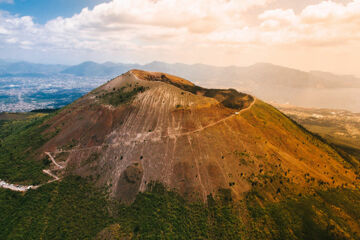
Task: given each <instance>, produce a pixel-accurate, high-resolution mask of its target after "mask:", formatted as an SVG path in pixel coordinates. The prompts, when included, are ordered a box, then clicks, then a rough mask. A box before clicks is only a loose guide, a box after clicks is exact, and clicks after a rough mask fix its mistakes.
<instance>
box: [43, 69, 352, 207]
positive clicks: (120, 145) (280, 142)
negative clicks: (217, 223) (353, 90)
mask: <svg viewBox="0 0 360 240" xmlns="http://www.w3.org/2000/svg"><path fill="white" fill-rule="evenodd" d="M46 124H48V125H49V128H48V130H47V131H49V132H50V131H54V129H57V130H58V132H59V133H58V134H57V135H56V136H55V137H53V138H52V139H51V140H49V141H48V142H47V143H46V144H45V145H44V146H43V147H42V148H41V149H40V152H39V158H41V157H44V156H45V155H44V152H50V153H51V154H52V156H54V157H55V159H56V161H57V162H59V163H60V164H62V165H66V167H65V168H64V170H58V172H57V174H58V175H59V176H60V175H64V174H78V175H81V176H88V177H90V178H92V179H93V180H94V182H96V184H97V185H99V186H104V185H107V186H109V188H110V191H111V195H112V196H113V197H115V198H117V199H120V200H122V201H124V202H131V201H133V200H134V198H135V196H136V194H137V193H138V192H139V191H145V190H146V186H147V184H148V183H150V182H152V181H159V182H161V183H164V184H165V185H166V186H167V187H169V188H171V189H175V190H177V191H178V192H180V193H181V195H183V196H185V197H186V198H187V199H201V200H206V198H207V195H209V194H211V193H213V194H216V193H217V192H218V190H219V189H224V188H226V189H231V193H232V196H233V198H235V199H242V198H243V197H244V196H245V193H247V192H249V191H251V190H252V189H254V188H257V189H261V190H262V191H263V192H264V193H265V195H266V198H268V200H271V201H277V200H279V199H282V198H283V197H284V196H288V195H295V194H296V195H298V194H302V193H312V192H313V191H314V189H318V188H333V187H338V186H344V187H348V188H354V187H355V186H356V185H358V184H359V181H358V179H357V175H356V174H355V171H356V170H355V169H354V168H353V167H352V166H351V165H350V164H349V163H347V162H346V161H344V160H343V159H342V158H341V157H340V156H339V155H338V153H337V152H336V151H335V150H334V149H332V148H331V147H329V146H328V145H326V144H325V143H323V142H322V141H320V140H319V139H318V138H316V137H314V136H313V135H312V134H311V133H309V132H307V131H305V130H304V129H303V128H301V127H300V126H298V125H296V124H295V123H294V122H292V121H291V120H290V119H289V118H287V117H286V116H285V115H283V114H282V113H281V112H279V111H278V110H276V109H275V108H273V107H272V106H270V105H268V104H266V103H264V102H262V101H261V100H258V99H256V98H254V97H252V96H250V95H247V94H243V93H238V92H237V91H236V90H233V89H227V90H220V89H205V88H201V87H199V86H195V85H194V84H192V83H191V82H189V81H187V80H185V79H182V78H178V77H175V76H172V75H168V74H164V73H154V72H144V71H140V70H132V71H129V72H127V73H125V74H123V75H121V76H119V77H117V78H115V79H113V80H111V81H109V82H108V83H106V84H104V85H103V86H101V87H99V88H97V89H96V90H94V91H92V92H91V93H89V94H87V95H86V96H84V97H82V98H81V99H79V100H77V101H76V102H74V103H73V104H71V105H69V106H67V107H66V108H64V109H62V110H61V111H60V112H59V113H58V114H57V115H56V116H55V117H53V118H52V119H50V120H49V121H48V122H47V123H46Z"/></svg>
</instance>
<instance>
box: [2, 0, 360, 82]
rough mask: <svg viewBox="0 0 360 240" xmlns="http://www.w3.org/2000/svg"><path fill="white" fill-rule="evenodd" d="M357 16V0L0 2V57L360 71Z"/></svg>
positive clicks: (359, 3) (359, 6)
mask: <svg viewBox="0 0 360 240" xmlns="http://www.w3.org/2000/svg"><path fill="white" fill-rule="evenodd" d="M86 8H87V9H86ZM359 19H360V0H291V1H289V0H106V1H104V0H0V59H21V60H25V61H32V62H41V63H63V64H77V63H79V62H82V61H88V60H90V61H97V62H105V61H114V62H126V63H134V62H136V63H148V62H151V61H154V60H158V61H165V62H170V63H174V62H182V63H188V64H193V63H203V64H211V65H219V66H228V65H240V66H241V65H251V64H254V63H256V62H270V63H273V64H278V65H283V66H288V67H293V68H297V69H301V70H322V71H328V72H334V73H341V74H356V75H359V76H360V68H359V66H358V60H359V57H360V24H359Z"/></svg>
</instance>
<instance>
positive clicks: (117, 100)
mask: <svg viewBox="0 0 360 240" xmlns="http://www.w3.org/2000/svg"><path fill="white" fill-rule="evenodd" d="M145 90H146V88H145V87H143V86H138V87H134V88H133V89H131V90H130V91H125V87H122V88H120V89H117V90H116V89H115V90H113V91H112V92H109V93H106V94H104V95H101V97H100V98H101V101H102V102H103V103H105V104H109V105H112V106H115V107H117V106H119V105H121V104H125V103H129V102H130V101H131V100H133V99H134V97H135V96H136V95H137V94H138V93H142V92H145Z"/></svg>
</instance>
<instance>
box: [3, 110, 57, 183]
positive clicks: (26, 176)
mask: <svg viewBox="0 0 360 240" xmlns="http://www.w3.org/2000/svg"><path fill="white" fill-rule="evenodd" d="M49 117H50V115H44V114H38V115H34V116H31V117H30V118H26V119H24V120H13V121H6V122H4V123H3V124H2V125H1V126H0V145H1V146H0V169H1V171H0V179H2V180H6V181H9V182H13V183H16V182H23V183H24V182H26V183H29V184H38V183H40V182H44V181H46V180H47V179H48V176H47V175H44V174H43V173H42V169H44V168H45V167H46V162H43V161H37V160H35V158H36V157H37V156H35V155H34V150H36V149H38V148H39V147H40V146H42V145H43V144H44V143H45V142H46V141H48V140H49V139H50V138H52V137H53V136H55V135H56V134H57V131H54V132H49V133H46V134H43V132H44V130H46V129H47V128H48V125H46V124H44V122H45V120H46V119H48V118H49Z"/></svg>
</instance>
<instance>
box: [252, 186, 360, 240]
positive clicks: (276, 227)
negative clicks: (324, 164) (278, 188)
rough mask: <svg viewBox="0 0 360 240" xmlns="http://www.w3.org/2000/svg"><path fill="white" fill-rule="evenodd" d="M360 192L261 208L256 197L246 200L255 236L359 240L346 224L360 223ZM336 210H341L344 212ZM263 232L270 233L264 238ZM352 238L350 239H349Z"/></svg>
mask: <svg viewBox="0 0 360 240" xmlns="http://www.w3.org/2000/svg"><path fill="white" fill-rule="evenodd" d="M359 200H360V193H359V191H358V190H356V191H355V190H349V189H331V190H328V191H317V192H316V195H315V196H313V195H307V196H302V197H296V198H291V199H287V200H284V201H281V202H278V203H266V204H265V205H264V206H260V204H259V203H258V201H257V196H256V195H255V194H254V193H252V194H249V195H248V198H247V199H246V205H247V209H248V211H249V215H250V217H251V219H250V220H249V221H251V222H253V223H256V224H254V225H253V226H252V228H251V229H252V230H253V232H260V233H262V234H259V236H261V237H260V238H264V237H265V239H324V240H325V239H326V240H331V239H349V238H350V239H358V238H359V237H360V235H359V233H357V234H356V233H355V231H354V229H351V228H350V227H349V224H348V223H347V222H346V221H345V220H344V217H343V216H344V214H346V215H349V216H351V221H353V222H359V216H360V208H359V207H360V201H359ZM336 209H341V210H340V212H339V211H338V210H336ZM263 229H268V232H267V234H265V236H264V231H263ZM349 236H350V237H349ZM253 239H256V238H253Z"/></svg>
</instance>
